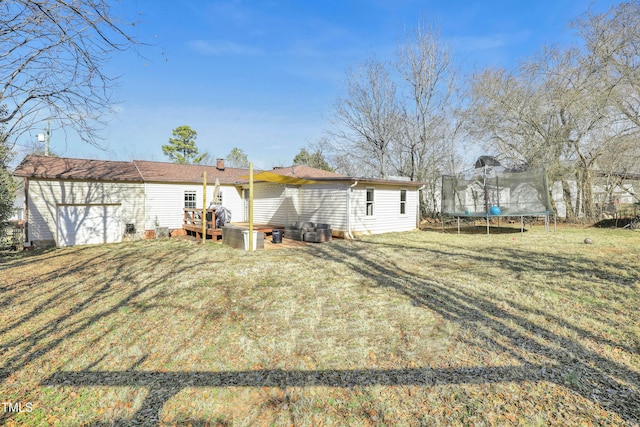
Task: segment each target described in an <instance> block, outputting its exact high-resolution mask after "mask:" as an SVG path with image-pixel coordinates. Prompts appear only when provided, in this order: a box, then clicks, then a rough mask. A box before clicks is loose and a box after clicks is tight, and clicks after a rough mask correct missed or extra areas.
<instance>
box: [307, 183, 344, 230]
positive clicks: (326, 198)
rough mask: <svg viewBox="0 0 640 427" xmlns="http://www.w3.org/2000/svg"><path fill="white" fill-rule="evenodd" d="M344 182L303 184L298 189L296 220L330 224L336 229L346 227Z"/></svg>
mask: <svg viewBox="0 0 640 427" xmlns="http://www.w3.org/2000/svg"><path fill="white" fill-rule="evenodd" d="M347 188H348V186H347V185H345V184H318V185H304V186H302V187H300V189H299V193H298V194H299V198H300V203H299V204H300V215H299V216H298V219H297V221H302V222H307V221H310V222H319V223H325V224H330V225H331V228H332V229H333V230H336V231H346V229H347V193H346V192H347Z"/></svg>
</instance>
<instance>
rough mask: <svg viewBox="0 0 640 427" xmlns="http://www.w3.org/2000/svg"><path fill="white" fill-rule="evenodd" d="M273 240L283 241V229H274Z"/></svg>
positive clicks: (275, 241)
mask: <svg viewBox="0 0 640 427" xmlns="http://www.w3.org/2000/svg"><path fill="white" fill-rule="evenodd" d="M271 241H272V242H273V243H282V230H272V231H271Z"/></svg>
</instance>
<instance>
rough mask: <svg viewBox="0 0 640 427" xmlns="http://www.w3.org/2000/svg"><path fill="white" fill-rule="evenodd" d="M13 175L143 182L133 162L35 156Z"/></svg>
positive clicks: (28, 158) (26, 160)
mask: <svg viewBox="0 0 640 427" xmlns="http://www.w3.org/2000/svg"><path fill="white" fill-rule="evenodd" d="M13 174H14V175H15V176H20V177H30V178H54V179H55V178H58V179H82V180H101V181H142V177H141V176H140V174H139V173H138V169H137V168H136V166H135V165H134V164H133V163H131V162H118V161H111V160H88V159H69V158H65V157H47V156H39V155H35V154H32V155H29V156H27V157H25V158H24V160H22V163H20V164H19V165H18V167H17V168H16V170H15V172H14V173H13Z"/></svg>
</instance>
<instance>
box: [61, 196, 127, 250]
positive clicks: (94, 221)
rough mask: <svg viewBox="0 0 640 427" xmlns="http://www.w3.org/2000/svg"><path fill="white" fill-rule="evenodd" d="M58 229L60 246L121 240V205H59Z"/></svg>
mask: <svg viewBox="0 0 640 427" xmlns="http://www.w3.org/2000/svg"><path fill="white" fill-rule="evenodd" d="M57 229H58V230H57V231H58V246H73V245H90V244H99V243H115V242H120V241H122V232H123V228H122V218H121V216H120V206H119V205H84V206H58V222H57Z"/></svg>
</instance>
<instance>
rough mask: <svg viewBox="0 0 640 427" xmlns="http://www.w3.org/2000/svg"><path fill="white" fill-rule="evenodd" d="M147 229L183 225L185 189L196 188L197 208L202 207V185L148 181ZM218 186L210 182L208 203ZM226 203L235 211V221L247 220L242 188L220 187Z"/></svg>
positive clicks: (223, 200) (171, 227)
mask: <svg viewBox="0 0 640 427" xmlns="http://www.w3.org/2000/svg"><path fill="white" fill-rule="evenodd" d="M145 185H146V193H147V215H146V229H147V230H152V229H154V228H155V227H156V225H157V226H159V227H168V228H169V229H175V228H182V223H183V219H184V217H183V215H184V211H183V209H184V194H185V191H195V193H196V208H199V209H202V202H203V198H202V184H173V183H146V184H145ZM214 190H215V185H213V184H208V185H207V206H208V205H209V204H210V203H211V202H212V201H213V192H214ZM220 191H221V193H222V206H224V207H226V208H227V209H229V210H230V211H231V215H232V217H231V221H232V222H237V221H243V217H244V212H243V203H242V196H241V193H240V192H239V190H238V189H237V188H236V187H234V186H229V185H222V186H220Z"/></svg>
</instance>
